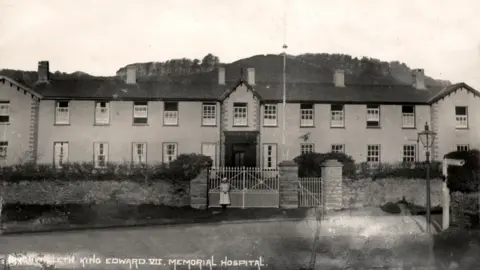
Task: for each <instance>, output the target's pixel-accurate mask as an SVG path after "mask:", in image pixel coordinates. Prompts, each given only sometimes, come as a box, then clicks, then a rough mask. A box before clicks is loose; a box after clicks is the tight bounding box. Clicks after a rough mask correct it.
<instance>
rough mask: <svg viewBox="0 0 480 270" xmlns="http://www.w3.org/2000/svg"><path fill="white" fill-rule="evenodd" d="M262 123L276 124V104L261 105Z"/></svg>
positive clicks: (267, 124)
mask: <svg viewBox="0 0 480 270" xmlns="http://www.w3.org/2000/svg"><path fill="white" fill-rule="evenodd" d="M263 125H264V126H270V127H272V126H276V125H277V104H265V105H264V107H263Z"/></svg>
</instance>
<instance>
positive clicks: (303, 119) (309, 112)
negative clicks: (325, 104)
mask: <svg viewBox="0 0 480 270" xmlns="http://www.w3.org/2000/svg"><path fill="white" fill-rule="evenodd" d="M313 115H314V110H313V104H300V127H313Z"/></svg>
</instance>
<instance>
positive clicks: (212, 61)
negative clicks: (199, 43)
mask: <svg viewBox="0 0 480 270" xmlns="http://www.w3.org/2000/svg"><path fill="white" fill-rule="evenodd" d="M218 63H220V59H219V58H218V57H217V56H215V55H213V54H211V53H209V54H207V55H205V57H203V59H202V63H201V69H202V71H204V72H206V71H210V70H212V69H214V68H215V67H216V66H217V65H218Z"/></svg>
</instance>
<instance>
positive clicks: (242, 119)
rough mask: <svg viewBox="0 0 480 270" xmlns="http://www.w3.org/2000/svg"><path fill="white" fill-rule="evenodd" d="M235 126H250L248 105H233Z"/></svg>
mask: <svg viewBox="0 0 480 270" xmlns="http://www.w3.org/2000/svg"><path fill="white" fill-rule="evenodd" d="M233 125H234V126H247V125H248V114H247V103H234V104H233Z"/></svg>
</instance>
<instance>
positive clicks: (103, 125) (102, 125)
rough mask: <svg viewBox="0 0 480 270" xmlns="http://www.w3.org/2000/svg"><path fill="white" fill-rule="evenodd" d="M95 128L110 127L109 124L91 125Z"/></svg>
mask: <svg viewBox="0 0 480 270" xmlns="http://www.w3.org/2000/svg"><path fill="white" fill-rule="evenodd" d="M93 125H94V126H96V127H105V126H110V124H93Z"/></svg>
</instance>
